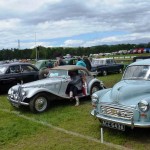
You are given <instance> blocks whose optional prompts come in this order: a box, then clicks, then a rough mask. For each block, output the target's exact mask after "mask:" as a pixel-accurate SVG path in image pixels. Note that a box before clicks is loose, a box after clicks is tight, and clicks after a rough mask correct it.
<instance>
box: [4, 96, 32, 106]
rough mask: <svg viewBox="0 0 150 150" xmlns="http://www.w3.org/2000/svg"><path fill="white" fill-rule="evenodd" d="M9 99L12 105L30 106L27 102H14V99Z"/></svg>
mask: <svg viewBox="0 0 150 150" xmlns="http://www.w3.org/2000/svg"><path fill="white" fill-rule="evenodd" d="M7 99H8V100H9V101H10V102H11V103H15V104H17V105H18V106H20V105H24V106H28V105H29V103H25V102H21V101H18V100H14V99H12V98H10V97H7Z"/></svg>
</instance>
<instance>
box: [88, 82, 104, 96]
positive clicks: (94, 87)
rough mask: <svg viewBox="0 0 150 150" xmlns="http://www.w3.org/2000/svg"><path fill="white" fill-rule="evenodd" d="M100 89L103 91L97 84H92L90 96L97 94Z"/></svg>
mask: <svg viewBox="0 0 150 150" xmlns="http://www.w3.org/2000/svg"><path fill="white" fill-rule="evenodd" d="M101 89H103V88H102V87H101V86H100V84H99V83H94V84H93V85H92V88H91V91H90V95H92V94H93V93H95V92H97V91H99V90H101Z"/></svg>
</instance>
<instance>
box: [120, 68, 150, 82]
mask: <svg viewBox="0 0 150 150" xmlns="http://www.w3.org/2000/svg"><path fill="white" fill-rule="evenodd" d="M122 79H123V80H150V66H149V65H134V66H129V67H127V69H126V70H125V72H124V75H123V77H122Z"/></svg>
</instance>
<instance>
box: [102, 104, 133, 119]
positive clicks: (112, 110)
mask: <svg viewBox="0 0 150 150" xmlns="http://www.w3.org/2000/svg"><path fill="white" fill-rule="evenodd" d="M101 113H102V114H104V115H109V116H112V117H116V118H123V119H128V120H130V119H131V118H132V117H133V111H132V110H130V109H127V108H126V109H120V108H116V107H112V106H104V105H102V106H101Z"/></svg>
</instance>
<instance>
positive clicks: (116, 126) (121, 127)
mask: <svg viewBox="0 0 150 150" xmlns="http://www.w3.org/2000/svg"><path fill="white" fill-rule="evenodd" d="M102 125H103V126H105V127H109V128H113V129H117V130H121V131H125V125H123V124H120V123H115V122H110V121H104V120H103V121H102Z"/></svg>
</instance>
